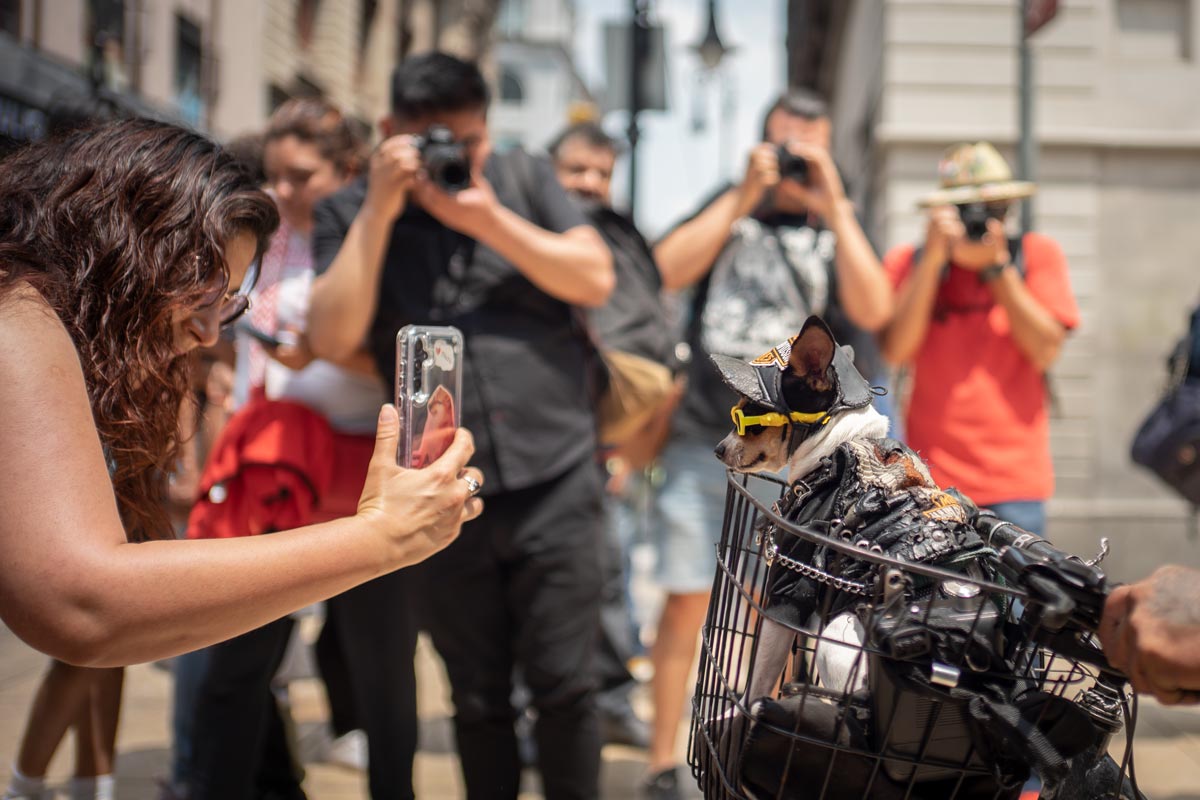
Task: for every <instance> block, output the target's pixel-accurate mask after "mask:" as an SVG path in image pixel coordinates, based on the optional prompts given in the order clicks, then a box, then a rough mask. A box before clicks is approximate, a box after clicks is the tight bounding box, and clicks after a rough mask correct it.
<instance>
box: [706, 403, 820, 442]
mask: <svg viewBox="0 0 1200 800" xmlns="http://www.w3.org/2000/svg"><path fill="white" fill-rule="evenodd" d="M751 410H754V409H751ZM729 416H730V417H731V418H732V419H733V426H734V428H735V429H736V430H737V435H738V436H745V435H746V429H747V428H750V427H752V426H754V425H761V426H763V427H765V428H782V427H783V426H784V425H789V424H791V423H798V424H800V425H817V424H820V425H824V424H826V423H828V422H829V420H830V416H829V413H828V412H826V411H816V412H813V413H804V412H801V411H792V412H790V413H788V414H780V413H779V412H778V411H767V412H764V413H762V414H746V413H745V410H744V409H743V408H742V407H741V406H734V407H733V408H731V409H729Z"/></svg>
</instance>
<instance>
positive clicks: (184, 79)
mask: <svg viewBox="0 0 1200 800" xmlns="http://www.w3.org/2000/svg"><path fill="white" fill-rule="evenodd" d="M203 73H204V48H203V44H202V39H201V35H200V26H199V25H197V24H196V23H194V22H192V21H191V20H190V19H188V18H187V17H182V16H177V17H176V18H175V105H176V107H177V108H178V109H179V116H180V117H182V118H183V121H184V122H186V123H188V124H189V125H193V126H195V127H200V125H201V124H202V123H203V121H204V112H205V103H204V92H203V88H204V78H203Z"/></svg>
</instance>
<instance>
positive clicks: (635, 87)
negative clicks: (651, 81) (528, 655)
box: [626, 0, 649, 218]
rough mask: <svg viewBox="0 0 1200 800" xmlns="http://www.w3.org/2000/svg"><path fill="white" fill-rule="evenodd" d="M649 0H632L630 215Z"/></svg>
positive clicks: (634, 197) (634, 196) (633, 202)
mask: <svg viewBox="0 0 1200 800" xmlns="http://www.w3.org/2000/svg"><path fill="white" fill-rule="evenodd" d="M647 2H648V0H631V2H630V8H631V10H632V12H633V18H632V19H631V20H630V23H629V35H630V40H629V44H630V50H629V129H628V130H627V131H626V135H627V136H628V137H629V216H630V217H631V218H632V217H633V216H634V211H635V210H636V208H637V146H638V138H639V136H640V135H641V131H640V130H639V129H638V113H639V112H640V111H641V110H642V72H643V71H644V69H645V63H646V51H647V49H648V48H649V36H648V33H647V25H648V24H649V20H648V14H647V11H646V4H647Z"/></svg>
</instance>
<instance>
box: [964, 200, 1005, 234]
mask: <svg viewBox="0 0 1200 800" xmlns="http://www.w3.org/2000/svg"><path fill="white" fill-rule="evenodd" d="M957 208H958V216H959V219H961V220H962V223H963V227H964V228H966V230H967V238H968V239H970V240H971V241H973V242H978V241H979V240H981V239H982V238H983V236H984V234H986V233H987V224H988V220H989V219H1000V220H1002V219H1004V211H1003V210H1001V209H998V208H996V207H994V206H989V205H988V204H987V203H962V204H961V205H959V206H958V207H957Z"/></svg>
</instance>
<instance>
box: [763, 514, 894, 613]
mask: <svg viewBox="0 0 1200 800" xmlns="http://www.w3.org/2000/svg"><path fill="white" fill-rule="evenodd" d="M763 558H764V559H766V562H767V566H771V565H772V564H774V563H775V562H776V561H778V562H779V564H780V566H783V567H786V568H788V569H790V570H792V571H793V572H798V573H800V574H801V575H803V576H804V577H806V578H811V579H813V580H814V581H817V582H818V583H823V584H825V585H826V586H832V587H834V588H835V589H838V590H839V591H843V592H849V593H851V594H857V595H862V596H863V597H869V596H870V594H871V588H870V587H869V586H868V585H867V584H865V583H858V582H856V581H852V580H849V579H847V578H839V577H838V576H837V575H832V574H830V573H828V572H824V571H822V570H819V569H817V568H816V567H814V566H813V565H811V564H805V563H803V562H800V561H797V560H795V559H794V558H788V557H787V556H785V555H784V554H783V553H780V552H779V545H777V544H775V533H774V531H770V530H768V531H767V534H766V546H765V547H764V548H763Z"/></svg>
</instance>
